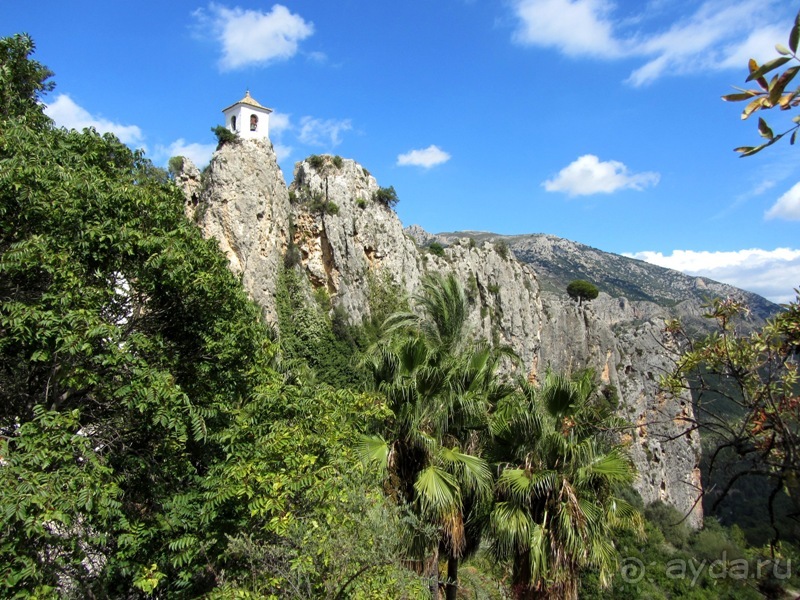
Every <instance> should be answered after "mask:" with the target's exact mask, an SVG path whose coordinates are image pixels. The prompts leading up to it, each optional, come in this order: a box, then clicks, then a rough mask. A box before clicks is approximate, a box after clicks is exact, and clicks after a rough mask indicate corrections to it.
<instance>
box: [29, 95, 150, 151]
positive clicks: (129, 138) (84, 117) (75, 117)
mask: <svg viewBox="0 0 800 600" xmlns="http://www.w3.org/2000/svg"><path fill="white" fill-rule="evenodd" d="M44 112H45V113H46V114H47V116H48V117H50V118H51V119H53V121H55V123H56V125H58V126H59V127H66V128H67V129H77V130H79V131H80V130H82V129H84V128H86V127H94V128H95V129H96V130H97V131H99V132H100V133H113V134H114V135H116V136H117V137H118V138H119V140H120V141H121V142H122V143H123V144H129V145H131V146H137V147H141V146H142V142H143V141H144V135H142V130H141V129H140V128H139V127H138V126H136V125H123V124H121V123H115V122H114V121H110V120H109V119H106V118H103V117H100V116H97V115H92V114H91V113H89V111H88V110H86V109H85V108H83V107H81V106H79V105H78V104H77V103H76V102H75V101H74V100H73V99H72V98H70V97H69V96H68V95H67V94H59V95H58V96H56V98H55V100H54V101H53V102H51V103H50V104H48V105H47V106H46V107H45V109H44Z"/></svg>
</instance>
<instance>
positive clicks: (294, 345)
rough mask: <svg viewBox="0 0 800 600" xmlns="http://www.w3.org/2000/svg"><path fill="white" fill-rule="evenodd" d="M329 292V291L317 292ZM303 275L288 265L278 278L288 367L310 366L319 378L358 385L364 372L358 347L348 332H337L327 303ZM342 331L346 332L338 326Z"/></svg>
mask: <svg viewBox="0 0 800 600" xmlns="http://www.w3.org/2000/svg"><path fill="white" fill-rule="evenodd" d="M318 294H319V295H322V294H324V295H326V296H327V293H326V292H318ZM313 295H314V293H313V292H312V291H311V289H310V285H309V284H308V282H307V281H306V280H305V278H304V277H302V275H301V274H300V273H298V271H297V270H295V269H294V268H290V267H286V268H284V269H283V271H282V272H281V274H280V276H279V278H278V289H277V297H276V300H277V309H278V325H279V328H280V332H281V337H280V346H281V351H282V355H283V360H284V364H285V367H286V369H288V370H294V371H299V372H302V371H303V369H304V366H307V367H309V368H310V369H311V371H312V372H313V373H314V374H315V375H316V377H318V378H319V380H320V381H322V382H325V383H328V384H330V385H333V386H336V387H342V388H348V387H357V386H358V385H359V384H360V382H361V381H362V380H363V377H364V375H363V372H362V371H361V369H360V368H359V367H358V365H357V361H356V360H355V354H356V351H357V347H356V346H355V342H354V340H352V339H349V338H348V336H347V335H346V334H345V335H344V336H343V337H339V336H337V335H336V333H335V332H334V328H333V323H332V321H331V317H330V316H329V315H328V309H329V305H330V302H329V301H328V302H327V304H328V306H326V307H324V308H323V307H321V306H320V303H319V302H317V301H315V300H314V298H313ZM339 332H340V333H346V331H345V330H344V328H342V327H341V324H340V327H339Z"/></svg>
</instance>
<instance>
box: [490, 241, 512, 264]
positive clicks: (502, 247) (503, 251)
mask: <svg viewBox="0 0 800 600" xmlns="http://www.w3.org/2000/svg"><path fill="white" fill-rule="evenodd" d="M494 249H495V252H497V253H498V254H499V255H500V258H502V259H503V260H508V255H509V252H510V251H511V250H510V248H509V247H508V242H506V241H505V240H497V241H496V242H495V243H494Z"/></svg>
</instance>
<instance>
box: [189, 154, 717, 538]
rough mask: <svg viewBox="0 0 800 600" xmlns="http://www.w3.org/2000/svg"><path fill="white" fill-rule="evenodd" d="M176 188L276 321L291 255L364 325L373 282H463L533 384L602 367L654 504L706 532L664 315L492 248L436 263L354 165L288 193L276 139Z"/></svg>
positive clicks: (452, 251) (324, 172)
mask: <svg viewBox="0 0 800 600" xmlns="http://www.w3.org/2000/svg"><path fill="white" fill-rule="evenodd" d="M175 180H176V182H177V183H178V184H179V185H180V186H181V187H182V189H183V190H184V193H185V195H186V199H187V202H186V212H187V216H188V217H189V218H191V219H193V220H194V221H195V222H197V224H198V225H199V227H200V228H201V229H202V231H203V234H204V235H205V236H206V237H208V238H215V239H217V240H218V242H219V244H220V248H221V249H222V250H223V251H224V252H225V253H226V255H227V256H228V259H229V261H230V265H231V268H232V269H233V270H234V271H235V272H237V273H240V274H241V275H242V279H243V282H244V285H245V287H246V288H247V290H248V291H249V293H250V294H251V295H252V297H253V298H254V300H255V301H256V302H257V303H258V304H259V305H260V306H261V307H262V308H263V310H264V313H265V315H266V317H267V318H268V319H269V320H272V321H275V320H276V298H275V293H276V282H277V275H278V273H279V269H280V268H282V266H283V264H284V260H285V257H286V256H287V252H288V253H293V254H294V259H293V260H294V261H295V262H296V264H297V265H298V267H299V268H301V269H302V270H303V271H304V273H305V274H306V276H307V279H308V281H309V282H310V285H311V286H313V287H314V288H315V289H318V288H324V289H325V291H326V292H327V294H328V295H329V296H330V298H331V301H332V303H333V305H334V306H336V307H341V308H343V309H344V311H345V312H346V314H347V315H349V317H350V319H351V321H352V322H354V323H358V322H360V321H361V319H362V318H364V317H366V316H368V315H369V311H370V305H369V293H370V284H371V283H370V282H371V281H374V280H375V279H382V278H388V279H389V280H391V281H393V282H394V283H396V284H397V285H399V286H401V287H402V289H404V290H406V291H407V293H408V294H409V296H413V294H414V293H415V291H416V290H417V289H418V287H419V285H420V282H421V280H422V278H423V276H424V275H425V273H426V272H434V271H438V272H451V271H452V272H455V273H456V274H457V275H458V276H459V278H460V279H461V281H462V283H463V285H464V288H465V290H466V291H467V294H468V296H469V298H470V303H471V308H472V310H471V313H470V323H471V325H472V328H473V330H474V331H475V334H476V335H479V336H483V337H485V338H487V339H490V340H493V341H494V342H495V343H500V344H506V345H509V346H510V347H511V348H513V349H514V350H515V351H516V352H517V353H518V354H519V356H520V357H521V359H522V361H523V364H524V365H525V369H526V371H527V373H526V374H527V375H528V376H529V377H536V376H539V375H540V374H543V373H544V371H545V369H546V368H548V367H550V368H553V369H555V370H557V371H563V372H566V371H569V370H577V369H582V368H586V367H593V368H594V369H595V370H596V372H597V373H598V374H599V375H600V377H601V379H602V380H603V383H604V384H606V385H608V386H613V387H614V389H616V390H617V392H618V394H619V399H620V411H621V413H622V414H623V416H625V417H626V418H627V420H628V421H629V422H630V423H632V425H633V426H632V428H631V429H630V430H628V431H627V432H625V433H624V434H623V440H624V441H625V442H626V443H628V444H629V447H630V451H631V454H632V456H633V459H634V461H635V463H636V466H637V468H638V470H639V477H638V479H637V482H636V485H635V487H636V488H637V490H638V491H639V492H640V494H641V495H642V498H643V499H644V501H645V503H649V502H653V501H656V500H662V501H664V502H668V503H670V504H672V505H674V506H675V507H677V508H678V509H679V510H681V511H683V512H686V513H691V516H690V518H689V521H690V522H691V523H692V524H693V525H695V526H699V525H700V524H701V522H702V509H701V507H700V503H699V502H696V500H697V498H698V495H699V493H700V476H699V469H698V463H699V437H698V436H697V434H696V433H684V429H685V424H684V423H683V421H682V419H683V418H687V417H688V418H690V417H692V409H691V402H690V400H689V399H688V398H686V399H682V400H675V399H668V398H667V397H665V396H663V395H661V394H660V393H659V390H658V378H659V374H660V373H661V372H663V371H664V370H665V369H667V368H668V367H669V358H668V356H667V353H666V352H665V349H664V344H666V343H667V342H668V340H665V339H663V338H662V330H663V322H664V318H665V315H664V314H663V311H662V310H660V309H659V308H658V307H657V306H656V305H654V304H653V305H649V304H646V303H632V302H628V301H626V300H625V299H624V298H622V299H619V298H611V297H609V296H607V295H605V294H601V295H600V297H599V298H598V299H597V300H595V301H593V302H592V303H590V304H584V305H582V306H578V305H577V304H576V303H574V302H572V301H570V300H568V299H566V298H564V297H561V296H559V295H557V294H553V293H550V292H546V291H544V290H542V288H541V286H540V284H539V280H538V279H537V274H536V272H535V271H534V269H533V268H532V267H531V266H529V265H527V264H524V263H522V262H519V261H517V260H516V259H515V258H514V256H513V254H511V253H509V251H508V248H507V247H503V246H501V245H498V244H495V243H492V242H491V241H486V242H482V243H475V242H474V240H470V239H468V238H463V239H456V240H450V243H449V245H448V246H447V247H446V248H445V249H444V252H443V255H442V256H438V255H437V254H434V253H432V252H430V251H428V250H426V249H425V248H424V247H421V246H422V245H424V244H425V243H426V235H427V234H425V232H424V231H422V230H419V229H416V230H411V232H410V233H411V234H413V237H412V235H409V234H407V233H406V232H405V231H404V229H403V226H402V224H401V223H400V220H399V218H398V217H397V215H396V214H395V213H394V211H393V210H391V208H389V207H388V206H386V205H384V204H382V203H380V202H376V201H375V200H373V197H374V194H375V192H377V191H378V189H379V186H378V182H377V181H376V180H375V178H374V177H372V176H371V175H370V174H369V172H368V171H367V170H366V169H364V168H363V167H362V166H360V165H359V164H357V163H356V162H355V161H352V160H346V159H339V158H338V157H337V158H336V159H335V160H334V158H333V157H329V156H325V157H316V158H315V159H314V160H309V159H307V160H305V161H302V162H299V163H297V164H296V166H295V172H294V180H293V182H292V183H291V184H290V185H289V186H288V188H287V187H286V185H285V183H284V180H283V176H282V174H281V171H280V169H279V167H278V165H277V162H276V159H275V154H274V151H273V149H272V146H271V145H270V144H269V142H263V141H258V140H246V141H241V142H239V143H236V144H226V145H223V146H222V147H221V148H220V149H219V150H218V151H217V152H216V153H215V154H214V157H213V159H212V160H211V163H210V165H209V167H208V168H207V170H206V172H205V174H204V175H203V176H201V175H200V173H199V171H198V170H197V169H196V167H194V165H192V164H191V163H190V162H189V161H188V160H184V164H183V169H182V170H181V171H180V172H178V173H176V174H175ZM415 238H416V239H415Z"/></svg>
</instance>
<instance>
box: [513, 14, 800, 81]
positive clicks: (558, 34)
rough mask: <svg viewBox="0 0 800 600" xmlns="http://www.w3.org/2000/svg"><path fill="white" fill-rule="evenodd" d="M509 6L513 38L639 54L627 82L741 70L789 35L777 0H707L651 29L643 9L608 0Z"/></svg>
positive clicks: (592, 51)
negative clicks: (626, 11)
mask: <svg viewBox="0 0 800 600" xmlns="http://www.w3.org/2000/svg"><path fill="white" fill-rule="evenodd" d="M512 6H513V10H514V13H515V16H516V17H517V21H518V27H517V29H516V31H515V32H514V34H513V40H514V41H515V42H516V43H518V44H522V45H526V46H539V47H545V48H555V49H556V50H558V51H560V52H562V53H563V54H565V55H567V56H572V57H589V58H595V59H597V58H600V59H617V58H630V57H634V58H635V57H639V58H641V59H643V61H644V64H642V65H641V66H639V67H637V68H635V69H634V70H633V71H632V72H631V74H630V76H629V77H628V79H627V81H628V83H630V84H631V85H633V86H641V85H645V84H648V83H651V82H652V81H654V80H656V79H658V78H659V77H662V76H664V75H666V74H671V75H676V74H687V73H693V72H698V71H703V70H709V69H713V70H718V69H728V68H738V69H741V68H742V67H743V65H746V63H747V59H748V58H751V57H752V58H756V59H758V60H762V61H763V60H764V59H766V58H767V57H772V56H774V55H775V50H774V46H775V43H776V42H784V43H785V41H786V40H785V38H787V37H788V28H787V26H786V24H785V19H781V18H780V17H781V16H782V15H776V11H775V10H771V8H772V7H778V8H780V7H781V4H780V3H779V2H777V1H776V0H741V1H739V2H735V3H731V2H727V1H725V0H707V1H706V2H704V3H703V4H701V5H700V6H699V7H698V8H697V10H696V11H695V12H694V13H693V14H689V15H687V16H681V17H680V18H678V19H677V20H675V21H674V22H672V23H670V24H667V26H666V27H662V28H661V29H659V30H656V31H653V30H645V29H643V27H644V26H645V24H648V23H650V22H652V21H650V20H648V19H646V18H645V15H644V12H643V13H642V14H641V15H621V14H619V11H618V10H617V6H616V4H615V3H613V2H611V1H610V0H513V2H512ZM642 10H643V11H644V10H646V9H642ZM637 27H638V29H637Z"/></svg>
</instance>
